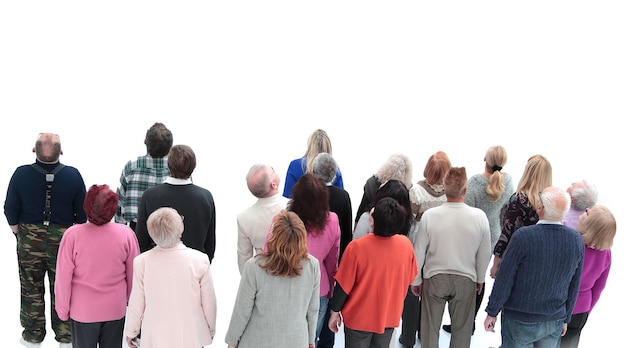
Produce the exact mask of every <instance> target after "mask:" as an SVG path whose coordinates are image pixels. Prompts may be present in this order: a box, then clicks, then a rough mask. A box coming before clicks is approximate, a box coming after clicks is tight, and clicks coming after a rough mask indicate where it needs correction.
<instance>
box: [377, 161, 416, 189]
mask: <svg viewBox="0 0 626 348" xmlns="http://www.w3.org/2000/svg"><path fill="white" fill-rule="evenodd" d="M374 176H376V178H378V181H380V183H381V184H384V183H385V182H387V181H389V180H400V181H402V183H403V184H404V185H405V186H406V187H408V188H410V187H411V186H412V185H413V163H412V162H411V160H410V159H409V157H408V156H406V155H404V154H400V153H394V154H392V155H391V156H389V158H387V161H385V163H384V164H383V165H382V167H380V169H378V172H376V174H374Z"/></svg>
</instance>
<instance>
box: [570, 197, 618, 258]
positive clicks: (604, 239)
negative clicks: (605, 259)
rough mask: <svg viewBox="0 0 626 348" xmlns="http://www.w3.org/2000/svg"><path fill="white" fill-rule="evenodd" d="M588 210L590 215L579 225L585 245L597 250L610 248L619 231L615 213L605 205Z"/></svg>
mask: <svg viewBox="0 0 626 348" xmlns="http://www.w3.org/2000/svg"><path fill="white" fill-rule="evenodd" d="M588 212H589V216H588V217H587V218H586V219H584V220H583V222H581V223H580V225H578V232H580V234H581V235H582V237H583V241H584V242H585V245H587V246H588V247H590V248H592V249H596V250H606V249H610V248H611V247H612V246H613V238H614V237H615V232H616V231H617V222H616V221H615V217H614V216H613V213H611V211H610V210H609V209H608V208H607V207H605V206H603V205H595V206H594V207H592V208H589V210H588ZM583 214H586V213H583Z"/></svg>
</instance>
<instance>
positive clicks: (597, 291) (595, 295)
mask: <svg viewBox="0 0 626 348" xmlns="http://www.w3.org/2000/svg"><path fill="white" fill-rule="evenodd" d="M605 252H606V253H607V256H606V259H605V262H604V265H603V266H604V267H605V268H604V270H603V271H602V273H600V274H599V275H598V278H597V279H596V281H595V282H594V283H593V286H592V287H591V306H590V309H589V312H591V311H592V310H593V307H595V305H596V303H598V300H599V299H600V295H601V294H602V290H604V287H605V286H606V280H607V278H608V277H609V272H610V271H611V250H610V249H609V250H606V251H605Z"/></svg>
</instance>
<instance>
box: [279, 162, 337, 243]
mask: <svg viewBox="0 0 626 348" xmlns="http://www.w3.org/2000/svg"><path fill="white" fill-rule="evenodd" d="M328 196H329V193H328V187H326V184H325V183H324V182H323V181H322V179H320V178H318V177H317V176H316V175H315V174H304V175H302V176H301V177H300V179H298V181H297V182H296V184H295V185H293V189H292V190H291V199H290V200H289V203H288V204H287V208H288V209H289V211H292V212H294V213H296V214H298V216H299V217H300V219H302V221H303V222H304V225H305V226H306V228H307V231H309V232H310V231H311V230H317V231H322V230H323V229H324V227H325V226H326V220H327V219H328V212H329V211H330V207H329V202H328V199H329V198H328Z"/></svg>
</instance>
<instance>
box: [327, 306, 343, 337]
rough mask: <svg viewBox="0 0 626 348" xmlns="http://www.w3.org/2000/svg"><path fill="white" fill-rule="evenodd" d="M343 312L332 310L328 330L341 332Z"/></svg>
mask: <svg viewBox="0 0 626 348" xmlns="http://www.w3.org/2000/svg"><path fill="white" fill-rule="evenodd" d="M342 321H343V320H342V318H341V312H335V311H333V310H332V309H331V310H330V318H329V319H328V328H329V329H330V331H332V332H334V333H337V332H339V328H340V327H341V322H342Z"/></svg>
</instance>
